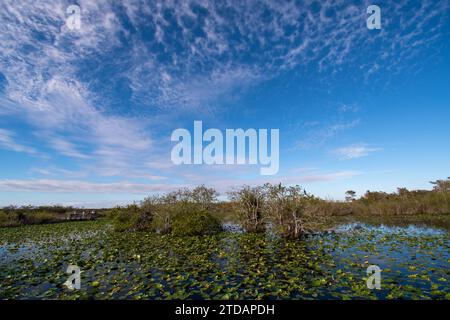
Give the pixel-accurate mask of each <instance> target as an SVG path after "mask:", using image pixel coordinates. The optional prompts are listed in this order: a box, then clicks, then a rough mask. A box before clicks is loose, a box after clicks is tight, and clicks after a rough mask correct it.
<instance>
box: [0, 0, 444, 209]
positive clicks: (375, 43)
mask: <svg viewBox="0 0 450 320" xmlns="http://www.w3.org/2000/svg"><path fill="white" fill-rule="evenodd" d="M71 4H76V5H78V6H79V7H80V8H81V28H80V29H79V30H70V29H69V28H68V27H67V25H66V19H67V17H68V15H67V14H66V9H67V7H68V6H69V5H71ZM371 4H376V5H378V6H380V8H381V24H382V25H381V30H368V29H367V27H366V19H367V17H368V15H367V13H366V8H367V7H368V6H369V5H371ZM449 18H450V2H449V1H448V0H445V1H378V2H376V3H373V2H370V1H320V2H318V1H268V0H264V1H261V0H259V1H250V0H248V1H229V0H221V1H163V2H159V1H131V0H129V1H128V0H124V1H120V2H119V1H106V0H96V1H62V0H58V1H41V0H38V1H28V0H27V1H24V0H22V1H9V0H4V1H1V3H0V24H1V26H2V28H1V31H0V159H1V160H0V161H1V162H0V164H1V166H0V206H2V205H9V204H16V205H21V204H47V203H49V204H56V203H58V204H68V205H84V206H112V205H116V204H123V203H127V202H130V201H135V200H140V199H142V198H143V197H144V196H145V195H148V194H151V193H155V192H156V193H157V192H164V191H168V190H172V189H175V188H177V187H184V186H195V185H198V184H206V185H208V186H213V187H215V188H217V189H218V190H219V191H221V192H225V191H227V190H230V189H231V188H233V187H234V186H238V185H242V184H251V185H253V184H261V183H264V182H283V183H287V184H300V185H302V186H304V187H305V188H306V189H307V190H308V191H309V192H311V193H313V194H316V195H319V196H321V197H325V198H332V199H342V198H343V196H344V192H345V191H346V190H348V189H353V190H355V191H357V193H358V194H359V195H361V194H363V193H364V192H365V191H366V190H369V189H370V190H383V191H394V190H396V188H397V187H400V186H405V187H408V188H430V185H429V183H428V182H429V181H430V180H434V179H438V178H445V177H447V176H449V175H450V172H449V168H450V148H449V141H450V129H449V122H450V121H449V120H450V89H449V87H450V86H449V84H450V46H449V43H450V41H449V40H450V19H449ZM194 120H201V121H203V126H204V128H218V129H221V130H225V129H227V128H243V129H248V128H255V129H260V128H267V129H272V128H278V129H279V130H280V170H279V172H278V174H277V175H275V176H269V177H267V176H261V175H259V167H258V166H250V165H244V166H243V165H239V166H238V165H216V166H208V165H195V166H194V165H181V166H175V165H173V164H172V162H171V160H170V151H171V149H172V147H173V146H174V143H173V142H171V141H170V135H171V133H172V131H173V130H175V129H177V128H187V129H190V130H192V127H193V121H194Z"/></svg>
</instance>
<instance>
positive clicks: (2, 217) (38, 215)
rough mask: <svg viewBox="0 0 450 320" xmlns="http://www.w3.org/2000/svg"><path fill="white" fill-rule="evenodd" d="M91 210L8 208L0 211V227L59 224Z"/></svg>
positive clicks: (102, 210) (30, 207)
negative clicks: (73, 214)
mask: <svg viewBox="0 0 450 320" xmlns="http://www.w3.org/2000/svg"><path fill="white" fill-rule="evenodd" d="M92 210H93V209H85V208H81V209H80V208H75V207H64V206H36V207H35V206H20V207H16V206H8V207H3V208H1V209H0V227H17V226H22V225H27V224H44V223H54V222H61V221H65V220H67V219H68V217H70V214H71V213H74V212H83V211H85V212H90V211H92ZM106 210H107V209H100V210H99V209H95V212H96V214H97V215H98V214H100V215H101V214H102V213H103V212H105V211H106Z"/></svg>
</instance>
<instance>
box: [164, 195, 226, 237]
mask: <svg viewBox="0 0 450 320" xmlns="http://www.w3.org/2000/svg"><path fill="white" fill-rule="evenodd" d="M177 211H178V212H176V213H175V215H174V216H173V218H172V234H173V235H176V236H201V235H208V234H214V233H216V232H219V231H220V230H221V224H220V221H219V219H217V218H216V217H214V216H213V215H212V214H211V213H210V212H209V211H207V210H206V209H204V208H202V207H200V206H198V205H195V204H191V203H190V204H187V203H186V204H180V206H179V208H178V210H177Z"/></svg>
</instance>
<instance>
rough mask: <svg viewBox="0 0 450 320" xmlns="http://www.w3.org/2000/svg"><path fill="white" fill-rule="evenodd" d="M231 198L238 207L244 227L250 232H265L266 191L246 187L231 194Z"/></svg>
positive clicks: (260, 188) (239, 217)
mask: <svg viewBox="0 0 450 320" xmlns="http://www.w3.org/2000/svg"><path fill="white" fill-rule="evenodd" d="M229 196H230V199H231V201H232V202H233V204H234V205H235V207H236V212H237V214H238V219H239V220H240V222H241V224H242V227H244V229H245V230H247V231H249V232H263V231H264V230H265V219H264V215H263V205H264V189H263V188H262V187H249V186H245V187H243V188H242V189H240V190H237V191H233V192H230V193H229Z"/></svg>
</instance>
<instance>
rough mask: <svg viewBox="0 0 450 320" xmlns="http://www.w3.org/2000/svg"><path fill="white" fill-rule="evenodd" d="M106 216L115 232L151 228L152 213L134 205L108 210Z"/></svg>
mask: <svg viewBox="0 0 450 320" xmlns="http://www.w3.org/2000/svg"><path fill="white" fill-rule="evenodd" d="M108 216H109V217H110V218H112V220H113V227H114V230H115V231H119V232H123V231H143V230H148V229H150V228H151V223H152V220H153V212H152V210H149V209H148V208H141V207H139V206H137V205H135V204H133V205H129V206H127V207H125V208H115V209H112V210H110V212H109V213H108Z"/></svg>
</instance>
